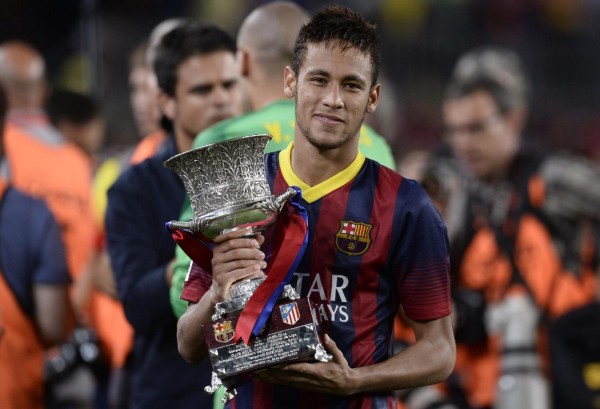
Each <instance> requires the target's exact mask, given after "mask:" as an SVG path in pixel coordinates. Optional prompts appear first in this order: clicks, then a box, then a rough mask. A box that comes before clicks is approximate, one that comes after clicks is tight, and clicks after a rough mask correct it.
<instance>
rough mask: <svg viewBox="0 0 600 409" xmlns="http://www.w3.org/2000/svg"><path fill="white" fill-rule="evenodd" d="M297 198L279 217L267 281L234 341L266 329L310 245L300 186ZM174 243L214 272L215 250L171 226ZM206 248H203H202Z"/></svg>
mask: <svg viewBox="0 0 600 409" xmlns="http://www.w3.org/2000/svg"><path fill="white" fill-rule="evenodd" d="M292 188H293V189H295V190H296V192H297V193H296V195H295V196H294V197H293V198H291V199H290V200H289V201H288V202H287V203H286V204H285V206H284V208H283V210H282V211H281V212H280V213H279V216H278V219H277V225H276V226H275V231H274V234H273V240H272V246H271V249H270V252H269V256H268V259H269V260H270V262H269V263H268V264H267V269H266V271H265V274H266V276H267V277H266V278H265V281H263V283H262V284H261V285H260V286H259V287H258V288H257V289H256V290H255V291H254V294H252V296H251V297H250V299H249V300H248V303H247V304H246V306H245V307H244V309H243V310H242V313H241V314H240V316H239V318H238V322H237V325H236V327H235V334H234V341H235V342H237V341H238V340H240V339H241V340H243V341H244V343H246V344H247V343H248V342H249V340H250V337H251V336H252V335H254V336H257V335H258V334H259V333H260V331H261V329H262V327H263V326H264V325H265V323H266V322H267V320H268V319H269V316H270V315H271V312H272V311H273V307H274V306H275V303H276V302H277V299H278V298H279V296H280V295H281V292H282V291H283V288H284V287H285V286H286V285H287V284H288V283H289V282H290V281H291V279H292V277H293V275H294V272H295V271H296V268H297V267H298V264H299V263H300V260H301V259H302V256H303V255H304V251H305V250H306V245H307V243H308V215H307V213H306V209H304V207H303V206H302V205H301V204H300V199H301V198H302V191H301V190H300V188H298V187H296V186H292ZM166 227H167V229H168V230H169V231H171V233H172V237H173V240H174V241H175V242H176V243H177V245H179V247H181V249H182V250H183V251H184V252H185V253H186V254H187V255H188V256H189V257H190V258H191V259H192V261H193V262H194V263H196V264H197V265H199V266H200V267H201V268H202V269H204V270H205V271H207V272H211V271H212V265H211V259H212V249H211V248H212V246H211V244H209V243H207V242H205V241H203V240H201V239H200V238H198V237H196V236H195V235H194V234H193V233H191V232H189V231H186V230H178V229H173V228H171V226H170V225H169V223H167V225H166ZM198 244H202V245H198Z"/></svg>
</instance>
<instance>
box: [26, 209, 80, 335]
mask: <svg viewBox="0 0 600 409" xmlns="http://www.w3.org/2000/svg"><path fill="white" fill-rule="evenodd" d="M40 206H43V209H37V208H36V209H35V210H36V211H35V215H36V216H37V217H39V218H40V219H38V220H37V223H36V224H35V228H36V229H37V233H33V235H34V237H31V240H32V243H31V244H32V245H35V246H38V245H39V246H40V247H38V248H39V253H37V254H36V256H37V257H38V260H37V263H36V264H37V267H36V271H35V272H34V273H33V277H34V279H33V280H34V283H33V301H34V317H35V323H36V326H37V328H38V331H39V333H40V336H41V338H42V341H43V343H44V345H46V346H51V345H58V344H60V343H62V342H66V340H67V339H68V336H69V334H70V332H71V330H72V329H73V326H74V323H75V317H74V313H73V308H72V305H71V302H70V297H69V286H70V278H69V273H68V268H67V260H66V255H65V248H64V245H63V241H62V238H61V235H60V229H59V227H58V224H57V223H56V221H55V219H54V217H53V216H52V215H51V214H50V212H49V210H48V209H47V208H46V206H45V205H41V203H40Z"/></svg>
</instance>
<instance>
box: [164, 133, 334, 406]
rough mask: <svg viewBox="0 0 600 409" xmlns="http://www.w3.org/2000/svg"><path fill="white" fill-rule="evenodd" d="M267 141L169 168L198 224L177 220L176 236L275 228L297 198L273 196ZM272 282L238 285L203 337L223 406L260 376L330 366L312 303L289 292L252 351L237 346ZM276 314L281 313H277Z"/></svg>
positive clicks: (197, 152)
mask: <svg viewBox="0 0 600 409" xmlns="http://www.w3.org/2000/svg"><path fill="white" fill-rule="evenodd" d="M270 139H271V136H270V135H268V134H258V135H249V136H242V137H239V138H234V139H228V140H226V141H223V142H218V143H214V144H211V145H206V146H203V147H200V148H196V149H192V150H190V151H187V152H183V153H180V154H178V155H175V156H173V157H171V158H169V159H168V160H167V161H165V163H164V166H165V167H167V168H168V169H170V170H172V171H174V172H175V173H177V175H178V176H179V177H180V179H181V180H182V182H183V184H184V187H185V189H186V191H187V193H188V196H189V198H190V203H191V206H192V212H193V215H194V217H193V218H192V219H191V220H188V221H171V222H170V223H169V224H170V227H171V228H172V229H181V230H187V231H189V232H191V233H192V234H194V235H196V236H197V237H199V238H201V239H203V240H205V241H210V240H212V239H214V238H215V237H217V236H218V235H220V234H223V233H226V232H230V231H235V230H240V229H249V230H250V232H251V233H250V234H249V236H253V234H255V233H257V232H262V231H264V230H266V229H268V228H269V227H270V226H272V225H274V224H275V222H276V221H277V216H278V214H279V212H280V211H281V209H282V208H283V206H284V204H285V202H286V201H287V200H288V199H290V198H292V197H293V196H295V195H296V194H297V191H296V190H295V189H294V188H288V189H287V190H286V191H285V192H284V193H283V194H281V195H279V196H273V195H272V194H271V190H270V188H269V185H268V182H267V179H266V176H265V166H264V150H265V146H266V145H267V143H268V142H269V140H270ZM264 280H265V276H264V275H263V277H260V278H255V279H252V280H242V281H239V282H236V283H234V284H233V285H232V287H231V289H230V292H229V298H228V299H227V300H225V301H223V302H221V303H218V304H217V305H216V306H215V313H214V314H213V316H212V321H213V322H212V323H210V324H205V325H204V326H203V331H204V335H205V339H206V341H207V345H208V347H209V356H210V359H211V363H212V366H213V381H212V385H211V386H210V387H207V388H206V390H207V392H210V393H212V392H214V391H215V390H216V389H217V388H218V387H219V386H220V385H221V384H223V385H224V386H225V387H226V395H225V397H224V400H228V399H230V398H231V397H232V396H233V394H234V388H235V387H236V386H238V385H239V384H240V383H242V382H243V381H244V380H246V379H247V378H248V377H249V376H250V375H251V373H252V372H253V371H255V370H257V369H261V368H264V367H268V366H272V365H278V364H282V363H289V362H295V361H307V360H319V361H328V360H329V359H330V356H329V355H328V354H327V352H326V351H325V349H324V347H323V346H322V344H321V342H320V340H319V333H318V330H319V328H318V322H317V320H316V316H315V313H314V309H313V307H312V305H311V303H310V301H309V300H308V299H300V297H299V296H298V294H297V293H296V291H295V290H294V289H293V288H292V287H291V286H290V285H286V286H285V288H284V290H283V292H282V294H281V295H280V297H279V301H278V302H277V303H276V305H275V306H274V308H273V313H272V315H271V317H270V319H269V321H267V323H266V324H265V327H264V328H263V330H262V332H261V334H260V336H258V337H255V338H254V339H253V340H252V342H250V343H249V344H248V345H246V344H245V343H243V342H238V343H235V342H233V334H234V330H235V325H236V324H237V319H238V317H239V314H240V313H241V311H242V309H243V308H244V306H245V305H246V303H247V302H248V300H249V299H250V297H251V296H252V294H253V293H254V291H255V290H256V289H257V288H258V286H260V284H261V283H262V282H263V281H264ZM276 312H277V313H276Z"/></svg>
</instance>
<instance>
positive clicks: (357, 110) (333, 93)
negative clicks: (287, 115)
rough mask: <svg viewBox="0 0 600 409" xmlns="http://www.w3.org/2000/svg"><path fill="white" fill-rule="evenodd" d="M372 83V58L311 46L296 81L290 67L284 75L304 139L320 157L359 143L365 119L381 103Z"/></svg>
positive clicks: (331, 48)
mask: <svg viewBox="0 0 600 409" xmlns="http://www.w3.org/2000/svg"><path fill="white" fill-rule="evenodd" d="M371 82H372V72H371V59H370V56H369V55H368V54H365V53H362V52H360V51H358V50H356V49H354V48H350V49H347V50H345V51H342V49H340V48H339V47H337V46H333V47H331V46H330V45H328V44H324V43H321V44H312V45H309V46H308V48H307V50H306V54H305V57H304V62H303V63H302V65H301V67H300V70H299V73H298V77H297V78H296V76H295V75H294V73H293V71H292V70H291V69H290V68H289V67H288V68H286V72H285V92H286V95H287V96H288V97H292V96H293V97H294V98H295V100H296V126H297V131H299V133H300V136H303V137H304V138H306V139H307V140H308V141H309V142H310V143H311V144H312V145H313V146H315V147H316V148H317V149H319V150H321V151H323V150H330V149H335V148H338V147H341V146H345V145H347V143H348V142H349V141H350V140H353V139H354V140H355V141H358V138H357V135H358V133H359V130H360V127H361V125H362V122H363V119H364V116H365V113H366V112H373V111H374V110H375V108H376V106H377V101H378V98H379V84H377V85H375V86H373V87H371ZM297 136H298V135H297ZM349 146H350V145H349Z"/></svg>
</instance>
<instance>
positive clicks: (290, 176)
mask: <svg viewBox="0 0 600 409" xmlns="http://www.w3.org/2000/svg"><path fill="white" fill-rule="evenodd" d="M293 149H294V142H291V143H290V144H289V145H288V147H287V148H285V149H284V150H282V151H281V152H279V167H280V169H281V173H282V174H283V178H284V179H285V181H286V183H287V184H288V185H289V186H298V187H299V188H300V189H302V197H303V198H304V200H306V201H307V202H308V203H312V202H315V201H317V200H319V199H320V198H322V197H323V196H325V195H326V194H328V193H330V192H333V191H334V190H336V189H338V188H340V187H342V186H344V185H345V184H346V183H348V182H350V181H351V180H352V179H354V178H355V177H356V175H357V174H358V172H359V171H360V169H361V168H362V165H363V164H364V163H365V156H364V155H363V154H362V153H360V151H359V152H358V154H357V155H356V158H354V160H353V161H352V163H351V164H350V165H349V166H348V167H347V168H346V169H344V170H343V171H341V172H340V173H338V174H337V175H334V176H332V177H330V178H329V179H327V180H325V181H323V182H321V183H319V184H318V185H316V186H309V185H307V184H306V183H305V182H303V181H302V180H301V179H300V178H299V177H298V176H296V174H295V173H294V170H293V169H292V150H293Z"/></svg>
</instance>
